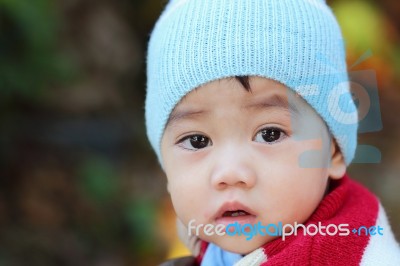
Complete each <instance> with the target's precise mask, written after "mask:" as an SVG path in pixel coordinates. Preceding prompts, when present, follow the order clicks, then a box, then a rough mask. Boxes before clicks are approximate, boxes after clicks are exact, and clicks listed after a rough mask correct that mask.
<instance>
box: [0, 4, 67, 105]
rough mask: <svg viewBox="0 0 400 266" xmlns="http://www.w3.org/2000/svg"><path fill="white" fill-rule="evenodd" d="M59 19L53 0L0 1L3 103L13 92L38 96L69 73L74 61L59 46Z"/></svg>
mask: <svg viewBox="0 0 400 266" xmlns="http://www.w3.org/2000/svg"><path fill="white" fill-rule="evenodd" d="M58 23H59V21H58V16H57V12H56V9H55V6H54V1H51V0H32V1H13V0H1V1H0V58H1V60H0V87H1V91H0V93H1V94H0V96H1V97H0V104H4V103H5V101H6V100H7V98H8V97H10V94H19V95H23V96H28V97H30V99H31V100H36V99H37V98H38V97H40V96H43V95H41V94H42V93H43V90H44V88H46V87H49V86H54V85H55V84H56V83H57V82H60V81H65V80H66V79H67V78H68V77H69V76H68V75H69V71H71V70H72V66H71V65H70V64H71V63H70V62H68V60H67V58H65V57H64V56H62V54H61V53H60V51H58V50H57V37H58V36H57V28H58Z"/></svg>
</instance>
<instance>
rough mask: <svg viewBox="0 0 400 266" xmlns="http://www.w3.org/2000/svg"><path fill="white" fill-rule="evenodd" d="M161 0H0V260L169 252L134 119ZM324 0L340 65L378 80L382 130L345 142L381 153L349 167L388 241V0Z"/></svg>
mask: <svg viewBox="0 0 400 266" xmlns="http://www.w3.org/2000/svg"><path fill="white" fill-rule="evenodd" d="M166 2H167V1H166V0H147V1H145V0H118V1H111V0H57V1H54V0H29V1H28V0H0V266H2V265H13V266H14V265H32V266H36V265H38V266H39V265H40V266H47V265H74V266H79V265H99V266H103V265H113V266H114V265H115V266H119V265H156V264H157V263H159V262H161V261H162V260H164V259H165V258H166V256H168V254H171V253H170V252H171V251H170V250H171V245H172V243H173V242H174V241H176V238H175V237H174V213H173V211H172V209H171V204H170V201H169V198H168V194H167V192H166V188H165V184H166V182H165V177H164V175H163V173H162V171H161V169H160V168H159V166H158V164H157V160H156V157H155V155H154V154H153V152H152V150H151V148H150V145H149V144H148V141H147V139H146V135H145V128H144V95H145V84H146V77H145V51H146V46H147V42H148V38H149V33H150V31H151V29H152V27H153V25H154V22H155V20H156V19H157V17H158V16H159V14H160V12H161V10H162V8H163V7H164V5H165V3H166ZM328 3H329V4H330V5H331V6H332V7H333V10H334V12H335V13H336V15H337V16H338V19H339V22H340V24H341V26H342V27H343V32H344V35H345V40H346V47H347V53H348V65H349V66H352V67H351V69H350V70H351V71H357V70H366V69H373V70H374V71H375V72H376V73H377V79H378V88H379V96H380V106H381V114H382V122H383V130H381V131H379V132H371V133H364V134H361V135H360V139H359V142H360V143H361V144H369V145H374V146H376V147H377V148H378V149H379V150H381V152H382V161H381V163H379V164H353V165H352V166H351V167H350V169H349V173H350V175H351V176H352V177H353V178H355V179H357V180H360V181H361V182H362V183H364V184H365V185H366V186H368V187H369V188H370V189H371V190H372V191H373V192H375V193H376V194H377V195H378V196H379V197H380V199H381V201H382V203H383V205H384V206H385V207H386V210H387V213H388V215H389V217H390V220H391V224H392V227H393V230H394V231H395V233H396V236H397V239H400V193H399V190H400V138H399V136H400V118H399V115H398V114H399V113H400V78H399V77H400V45H399V44H400V16H398V14H400V2H399V1H397V0H380V1H378V0H375V1H372V0H371V1H361V0H360V1H351V0H346V1H345V0H343V1H340V0H336V1H333V0H332V1H328ZM363 55H369V56H368V57H363ZM371 55H372V56H371ZM360 58H361V59H363V58H364V59H365V60H361V61H362V62H361V63H360V62H359V61H360V60H358V59H360ZM160 228H161V229H163V232H161V230H160Z"/></svg>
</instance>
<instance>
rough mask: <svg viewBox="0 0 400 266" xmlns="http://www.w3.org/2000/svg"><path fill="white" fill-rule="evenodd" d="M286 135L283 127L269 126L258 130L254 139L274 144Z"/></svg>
mask: <svg viewBox="0 0 400 266" xmlns="http://www.w3.org/2000/svg"><path fill="white" fill-rule="evenodd" d="M285 136H286V133H285V132H284V131H283V130H282V129H280V128H276V127H268V128H263V129H261V130H260V131H258V132H257V134H256V136H255V137H254V141H256V142H267V143H269V144H272V143H275V142H278V141H280V140H281V139H282V138H284V137H285Z"/></svg>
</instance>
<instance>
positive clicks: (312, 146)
mask: <svg viewBox="0 0 400 266" xmlns="http://www.w3.org/2000/svg"><path fill="white" fill-rule="evenodd" d="M341 39H342V36H341V32H340V28H339V26H338V24H337V22H336V20H335V17H334V16H333V14H332V12H331V10H330V9H329V7H328V6H327V5H326V3H325V1H322V0H251V1H250V0H235V1H233V0H176V1H170V2H169V3H168V5H167V7H166V9H165V10H164V12H163V14H162V15H161V17H160V18H159V20H158V22H157V24H156V26H155V29H154V31H153V32H152V34H151V39H150V43H149V48H148V58H147V62H148V68H147V75H148V86H147V95H146V110H145V111H146V126H147V134H148V137H149V139H150V142H151V144H152V147H153V148H154V150H155V152H156V154H157V156H158V159H159V162H160V164H161V166H162V168H163V170H164V171H165V173H166V176H167V179H168V191H169V192H170V194H171V198H172V202H173V205H174V208H175V211H176V213H177V216H178V220H179V224H180V225H181V233H183V238H184V241H188V240H196V239H199V241H198V242H197V243H198V244H200V245H199V246H196V245H195V246H196V247H197V248H196V247H193V249H192V250H193V252H194V257H193V258H185V259H180V260H176V261H174V262H173V261H170V262H168V263H169V264H168V265H234V264H235V265H288V264H290V265H308V264H311V265H400V249H399V246H398V244H397V243H396V241H395V239H394V236H393V233H392V231H391V229H390V226H389V224H388V221H387V218H386V215H385V212H384V210H383V208H382V206H381V205H380V203H379V201H378V199H377V198H376V197H375V196H374V195H372V194H371V193H370V192H369V191H368V190H367V189H365V188H363V187H362V186H361V185H359V184H358V183H356V182H354V181H352V180H351V179H350V178H349V177H348V176H347V174H346V167H347V166H348V165H349V164H350V163H351V161H352V159H353V157H354V154H355V150H356V146H357V125H358V116H357V107H356V105H355V103H354V100H353V98H352V95H351V93H350V88H349V82H348V74H347V71H346V63H345V54H344V49H343V45H342V40H341ZM179 263H180V264H179Z"/></svg>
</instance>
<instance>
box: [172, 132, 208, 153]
mask: <svg viewBox="0 0 400 266" xmlns="http://www.w3.org/2000/svg"><path fill="white" fill-rule="evenodd" d="M179 144H180V146H182V147H183V148H185V149H188V150H199V149H204V148H206V147H208V146H210V145H211V144H212V143H211V140H210V139H209V138H207V137H206V136H203V135H191V136H188V137H185V138H184V139H182V140H181V141H179Z"/></svg>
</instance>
